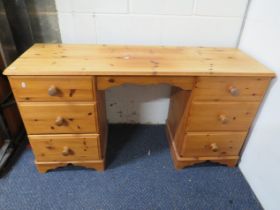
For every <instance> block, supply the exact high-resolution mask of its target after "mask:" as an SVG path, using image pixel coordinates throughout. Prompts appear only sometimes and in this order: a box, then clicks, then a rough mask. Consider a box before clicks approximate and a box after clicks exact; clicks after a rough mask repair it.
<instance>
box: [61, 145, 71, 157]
mask: <svg viewBox="0 0 280 210" xmlns="http://www.w3.org/2000/svg"><path fill="white" fill-rule="evenodd" d="M70 151H71V150H70V148H69V147H66V146H65V147H63V150H62V155H63V156H67V155H70Z"/></svg>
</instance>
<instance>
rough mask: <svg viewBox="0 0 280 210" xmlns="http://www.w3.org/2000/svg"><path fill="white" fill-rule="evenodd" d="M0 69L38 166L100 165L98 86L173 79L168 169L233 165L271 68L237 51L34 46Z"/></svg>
mask: <svg viewBox="0 0 280 210" xmlns="http://www.w3.org/2000/svg"><path fill="white" fill-rule="evenodd" d="M4 74H5V75H8V77H9V81H10V83H11V86H12V89H13V92H14V95H15V97H16V100H17V104H18V106H19V109H20V113H21V115H22V117H23V120H24V124H25V127H26V129H27V132H28V137H29V140H30V143H31V146H32V149H33V152H34V154H35V157H36V161H35V163H36V165H37V168H38V170H39V171H40V172H46V171H47V170H49V169H54V168H56V167H60V166H65V165H67V164H74V165H80V166H85V167H90V168H95V169H96V170H104V168H105V157H106V144H107V120H106V110H105V100H104V91H105V90H106V89H108V88H112V87H115V86H119V85H123V84H125V83H130V84H137V85H147V84H160V83H166V84H170V85H172V86H173V88H172V92H171V96H170V99H171V100H170V108H169V114H168V119H167V135H168V137H169V143H170V150H171V154H172V158H173V161H174V165H175V167H176V168H177V169H178V168H183V167H185V166H189V165H192V164H195V163H199V162H203V161H206V160H210V161H214V162H219V163H222V164H227V165H228V166H235V165H236V163H237V162H238V160H239V157H240V150H241V148H242V145H243V143H244V141H245V139H246V136H247V134H248V131H249V129H250V126H251V124H252V122H253V119H254V117H255V115H256V112H257V110H258V108H259V105H260V103H261V102H262V100H263V97H264V94H265V92H266V90H267V88H268V86H269V83H270V81H271V79H272V78H273V77H274V76H275V75H274V73H273V72H272V71H270V70H269V69H267V68H266V67H264V66H263V65H261V64H260V63H258V62H257V61H255V60H254V59H252V58H250V57H249V56H247V55H246V54H244V53H242V52H241V51H239V50H237V49H227V48H185V47H142V46H109V45H64V44H63V45H62V44H61V45H58V44H36V45H34V46H33V47H32V48H31V49H29V50H28V51H27V52H25V53H24V54H23V55H22V56H21V57H20V58H19V59H17V60H16V61H15V62H14V63H13V64H12V65H11V66H9V67H8V68H7V69H6V70H5V72H4Z"/></svg>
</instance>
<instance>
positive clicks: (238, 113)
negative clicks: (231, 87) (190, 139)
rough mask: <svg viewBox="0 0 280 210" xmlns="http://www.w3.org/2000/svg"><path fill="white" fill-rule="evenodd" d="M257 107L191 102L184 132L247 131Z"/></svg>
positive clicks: (228, 103) (230, 103)
mask: <svg viewBox="0 0 280 210" xmlns="http://www.w3.org/2000/svg"><path fill="white" fill-rule="evenodd" d="M258 106H259V103H258V102H226V103H225V102H224V103H221V102H193V103H192V105H191V109H190V113H189V116H188V119H187V121H188V122H187V127H186V131H247V130H248V129H249V127H250V125H251V123H252V121H253V119H254V117H255V114H256V112H257V109H258ZM220 116H224V117H225V119H226V120H225V121H226V122H222V121H221V119H220Z"/></svg>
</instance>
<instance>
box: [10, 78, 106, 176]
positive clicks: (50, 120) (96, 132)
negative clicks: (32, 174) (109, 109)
mask: <svg viewBox="0 0 280 210" xmlns="http://www.w3.org/2000/svg"><path fill="white" fill-rule="evenodd" d="M9 81H10V84H11V86H12V89H13V93H14V95H15V98H16V101H17V104H18V107H19V110H20V113H21V116H22V118H23V121H24V125H25V128H26V130H27V133H28V138H29V140H30V144H31V147H32V150H33V153H34V155H35V159H36V160H35V164H36V166H37V169H38V170H39V172H41V173H44V172H47V171H48V170H50V169H55V168H57V167H62V166H67V165H69V164H72V165H77V166H84V167H87V168H94V169H96V170H98V171H102V170H104V168H105V151H106V142H107V122H106V111H105V102H104V92H101V91H97V90H96V83H95V77H92V76H10V77H9Z"/></svg>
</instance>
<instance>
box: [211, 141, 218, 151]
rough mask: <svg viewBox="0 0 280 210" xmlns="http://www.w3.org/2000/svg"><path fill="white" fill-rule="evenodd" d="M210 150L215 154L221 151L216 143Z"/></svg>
mask: <svg viewBox="0 0 280 210" xmlns="http://www.w3.org/2000/svg"><path fill="white" fill-rule="evenodd" d="M210 148H211V150H212V151H213V152H218V150H219V147H218V145H217V144H216V143H212V144H210Z"/></svg>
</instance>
